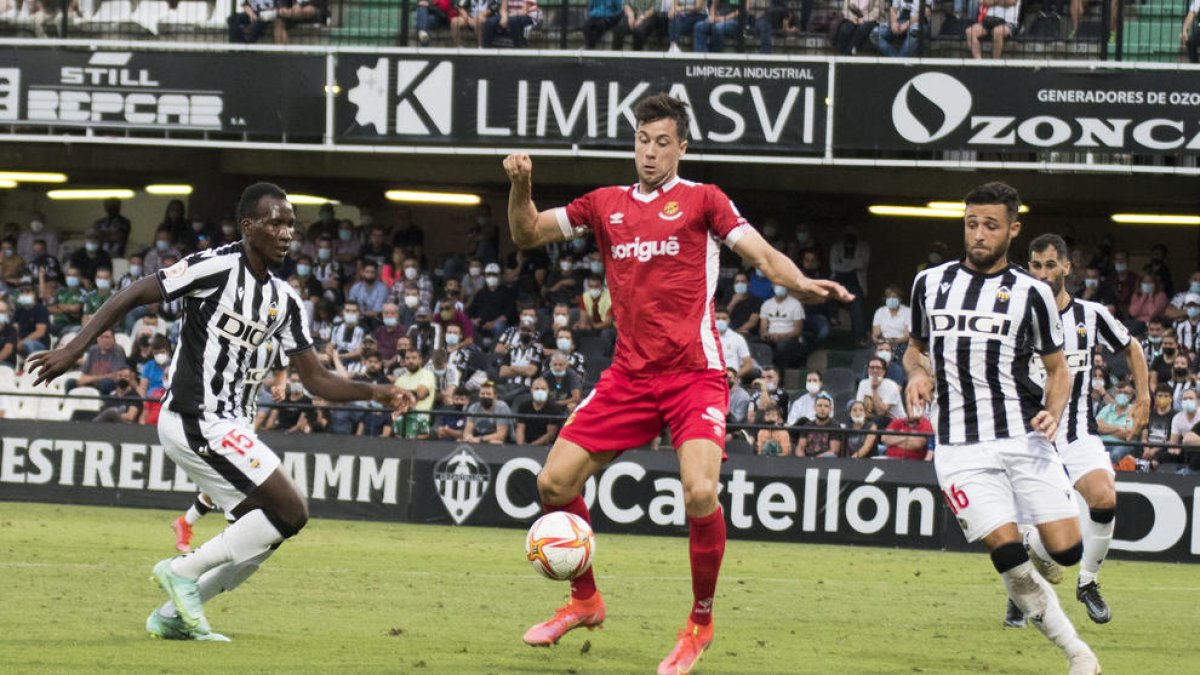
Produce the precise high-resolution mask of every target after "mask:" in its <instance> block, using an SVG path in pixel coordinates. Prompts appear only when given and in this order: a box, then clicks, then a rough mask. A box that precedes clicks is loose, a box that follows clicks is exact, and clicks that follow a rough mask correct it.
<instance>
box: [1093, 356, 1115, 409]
mask: <svg viewBox="0 0 1200 675" xmlns="http://www.w3.org/2000/svg"><path fill="white" fill-rule="evenodd" d="M1109 382H1110V380H1109V376H1108V369H1107V368H1105V367H1104V366H1095V367H1093V368H1092V390H1091V391H1090V392H1088V398H1090V399H1091V401H1092V403H1091V406H1092V410H1099V409H1101V408H1103V407H1104V406H1106V405H1108V404H1109V403H1112V401H1113V397H1112V394H1110V393H1109V391H1108V389H1109Z"/></svg>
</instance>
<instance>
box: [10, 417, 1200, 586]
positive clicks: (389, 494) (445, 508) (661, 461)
mask: <svg viewBox="0 0 1200 675" xmlns="http://www.w3.org/2000/svg"><path fill="white" fill-rule="evenodd" d="M262 438H263V440H264V441H265V442H266V443H267V444H268V445H269V446H271V447H272V448H273V449H274V450H275V451H276V452H278V453H280V455H281V456H282V457H283V467H284V469H285V470H286V471H288V473H289V474H290V475H291V477H292V479H293V480H294V481H295V483H296V485H297V486H298V487H299V488H300V489H301V491H303V492H304V493H305V495H307V496H308V499H309V503H310V506H311V509H312V513H313V515H314V516H316V517H321V518H352V519H362V520H381V521H396V522H415V523H428V524H438V525H479V526H493V527H510V528H514V529H524V528H526V527H528V526H529V524H530V523H531V522H533V520H534V519H535V518H537V516H538V515H539V514H540V513H541V512H542V505H541V501H540V500H539V498H538V495H537V481H536V478H537V473H538V471H540V470H541V467H542V463H543V462H544V461H545V458H546V450H544V449H538V448H529V447H520V446H492V445H488V446H472V445H469V444H462V443H459V444H455V443H437V442H416V443H414V442H405V441H397V440H392V439H372V438H358V437H343V438H341V439H339V441H338V443H336V444H332V443H330V438H329V436H327V435H323V434H321V435H287V434H282V433H276V432H267V433H264V434H262ZM334 445H336V446H337V447H336V448H334V447H332V446H334ZM195 490H196V486H195V485H193V484H192V483H191V482H190V481H188V479H187V476H186V475H185V474H183V472H181V471H180V470H178V469H177V468H176V467H175V466H174V465H173V464H172V463H171V462H170V460H168V459H167V458H166V456H165V455H164V454H163V451H162V448H161V447H160V446H159V445H158V436H157V433H156V432H155V430H154V429H152V428H149V427H144V426H126V425H116V424H114V425H82V424H71V423H64V422H31V421H14V420H2V421H0V500H9V501H39V502H51V503H63V504H95V505H113V506H135V507H152V508H165V509H182V508H184V507H185V506H186V505H187V504H188V503H190V501H191V499H192V496H193V495H194V493H195ZM1117 491H1118V500H1117V501H1118V509H1117V527H1116V533H1115V535H1114V538H1113V552H1114V553H1113V555H1114V557H1121V558H1127V559H1143V560H1168V561H1180V562H1200V528H1197V527H1195V525H1194V524H1195V523H1196V522H1197V521H1198V520H1200V485H1197V483H1196V481H1195V479H1193V478H1185V477H1181V476H1172V475H1161V476H1160V475H1141V474H1139V475H1131V474H1121V475H1120V476H1118V480H1117ZM584 499H585V500H586V501H587V503H588V506H589V508H590V509H591V514H592V522H593V524H594V525H595V528H596V530H597V532H599V533H600V535H601V536H603V535H604V533H607V532H618V533H637V534H666V535H682V534H684V533H686V532H687V516H686V514H685V512H684V508H683V489H682V486H681V484H680V482H679V467H678V463H677V461H676V459H675V457H674V454H673V453H671V452H649V451H633V452H628V453H625V454H623V455H621V456H620V457H619V458H618V459H617V460H616V461H615V462H613V463H612V464H611V465H610V466H609V467H608V468H607V469H605V470H604V471H603V472H602V473H601V474H599V475H598V476H596V477H594V478H592V479H590V480H589V481H588V482H587V485H586V488H585V491H584ZM720 500H721V504H722V505H723V507H724V509H725V515H726V519H727V523H728V532H729V537H730V538H733V539H762V540H771V541H788V542H797V543H804V542H812V543H827V544H845V545H871V546H898V547H903V548H924V549H942V548H945V549H954V550H973V551H978V550H982V549H981V548H980V547H978V546H969V545H968V544H967V543H966V541H965V540H964V539H963V536H962V533H961V531H960V530H959V527H958V525H957V523H956V522H955V520H954V518H953V517H952V515H951V513H950V511H949V509H948V508H947V507H946V506H945V505H944V503H943V501H942V497H941V494H940V492H939V490H938V488H937V483H936V480H935V478H934V474H933V467H932V466H931V465H930V464H928V463H925V462H897V461H852V460H806V459H795V458H773V457H755V456H744V455H735V456H732V457H730V459H729V461H728V462H726V463H725V465H724V466H723V467H722V469H721V483H720ZM514 536H516V534H515V533H514Z"/></svg>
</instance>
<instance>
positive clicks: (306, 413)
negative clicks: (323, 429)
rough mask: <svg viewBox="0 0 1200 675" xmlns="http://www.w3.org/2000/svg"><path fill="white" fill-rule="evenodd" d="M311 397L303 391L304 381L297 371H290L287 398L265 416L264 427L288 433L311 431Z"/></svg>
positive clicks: (306, 432)
mask: <svg viewBox="0 0 1200 675" xmlns="http://www.w3.org/2000/svg"><path fill="white" fill-rule="evenodd" d="M313 414H314V413H313V409H312V399H311V398H309V397H308V395H307V394H305V393H304V383H302V382H301V381H300V375H299V373H292V374H291V376H290V379H289V381H288V391H287V398H286V399H284V401H283V402H282V403H280V404H279V406H278V407H276V408H275V409H274V410H272V411H271V414H270V415H269V416H268V417H267V423H266V424H265V425H263V427H264V428H266V429H276V430H278V431H282V432H284V433H288V434H294V433H301V434H309V433H312V431H313V428H314V427H315V426H316V425H315V424H313V423H312V417H311V416H312V415H313Z"/></svg>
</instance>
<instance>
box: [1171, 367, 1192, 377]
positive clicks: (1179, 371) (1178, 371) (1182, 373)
mask: <svg viewBox="0 0 1200 675" xmlns="http://www.w3.org/2000/svg"><path fill="white" fill-rule="evenodd" d="M1172 372H1174V373H1175V377H1181V378H1182V377H1187V374H1188V369H1187V368H1175V369H1174V370H1173V371H1172Z"/></svg>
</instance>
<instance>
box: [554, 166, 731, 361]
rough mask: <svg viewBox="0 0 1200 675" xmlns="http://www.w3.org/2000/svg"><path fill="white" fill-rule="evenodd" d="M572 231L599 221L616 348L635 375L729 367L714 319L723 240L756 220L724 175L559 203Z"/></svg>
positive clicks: (611, 190)
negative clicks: (724, 183) (723, 182)
mask: <svg viewBox="0 0 1200 675" xmlns="http://www.w3.org/2000/svg"><path fill="white" fill-rule="evenodd" d="M555 215H556V217H557V218H558V224H559V227H560V228H562V230H563V233H564V235H566V236H568V238H574V237H577V236H581V235H582V234H584V233H585V232H586V231H589V230H590V231H591V232H592V233H593V234H594V235H595V237H596V243H597V245H598V247H599V249H600V252H601V256H603V259H604V275H605V278H606V281H607V283H608V290H609V293H610V295H611V298H612V313H613V322H614V323H615V324H616V327H617V348H616V353H615V354H614V357H613V365H614V366H615V367H617V368H620V369H621V370H623V371H625V372H627V373H629V374H631V375H635V376H636V375H653V374H657V373H663V372H668V371H675V372H678V371H695V370H706V369H714V370H724V367H725V366H724V361H723V359H722V355H721V340H720V338H719V337H718V333H717V327H716V322H715V321H714V319H713V293H714V292H715V291H716V288H717V271H718V258H719V255H720V249H719V247H720V245H721V244H722V243H724V244H725V245H727V246H729V247H731V248H732V247H733V245H734V244H736V243H737V241H738V240H739V239H741V238H742V236H743V235H744V234H745V233H746V232H748V231H749V230H750V225H749V224H748V223H747V222H746V219H745V218H743V217H742V215H741V214H740V213H738V210H737V207H735V206H734V205H733V202H732V201H730V199H729V198H728V197H726V196H725V193H724V192H722V191H721V190H720V188H718V187H716V186H715V185H705V184H702V183H693V182H691V181H686V180H683V179H681V178H678V177H676V178H673V179H671V180H670V181H668V182H667V183H665V184H664V185H663V186H662V187H660V188H658V189H657V190H655V191H654V192H652V193H650V194H642V193H641V192H640V190H639V189H638V185H636V184H634V185H626V186H612V187H604V188H600V189H598V190H594V191H592V192H589V193H588V194H586V195H584V196H582V197H580V198H579V199H576V200H575V201H573V202H571V203H570V204H568V205H567V206H565V207H563V208H560V209H557V211H556V212H555Z"/></svg>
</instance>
